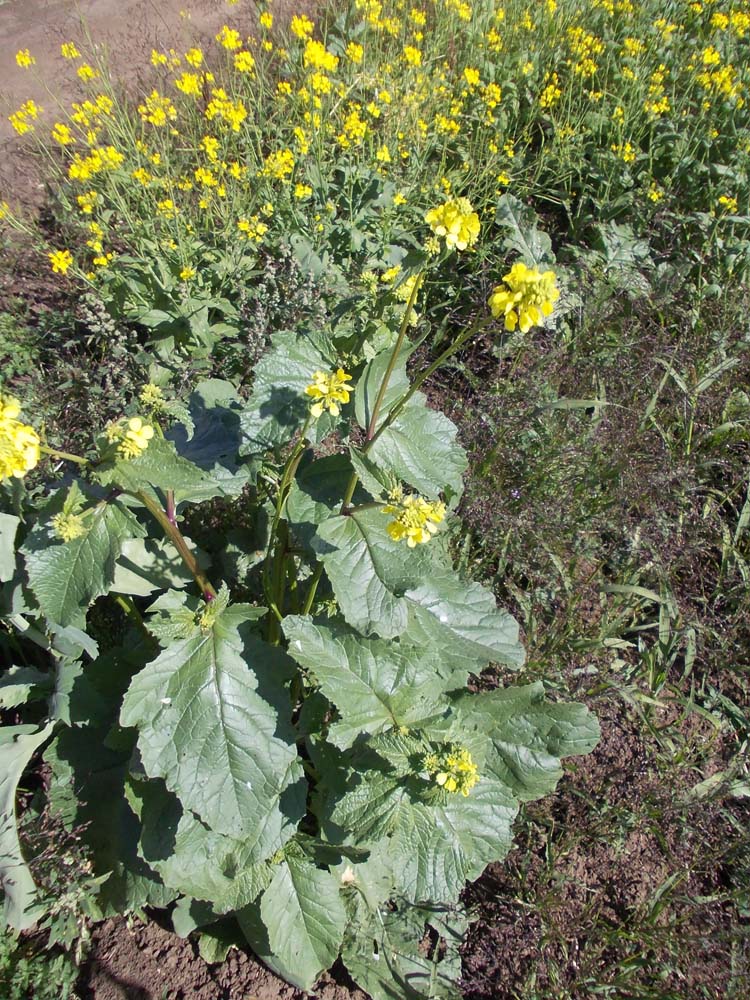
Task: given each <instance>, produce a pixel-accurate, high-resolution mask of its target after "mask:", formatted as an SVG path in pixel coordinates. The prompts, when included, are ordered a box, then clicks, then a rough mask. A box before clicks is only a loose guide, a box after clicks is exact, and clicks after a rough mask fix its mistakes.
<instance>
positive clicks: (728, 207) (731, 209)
mask: <svg viewBox="0 0 750 1000" xmlns="http://www.w3.org/2000/svg"><path fill="white" fill-rule="evenodd" d="M718 203H719V205H720V206H721V208H723V209H724V211H725V212H728V213H729V214H730V215H735V214H736V213H737V208H738V206H737V199H736V198H730V197H728V195H725V194H723V195H721V196H720V198H719V202H718Z"/></svg>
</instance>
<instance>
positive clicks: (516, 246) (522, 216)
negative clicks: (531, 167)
mask: <svg viewBox="0 0 750 1000" xmlns="http://www.w3.org/2000/svg"><path fill="white" fill-rule="evenodd" d="M495 222H496V223H497V224H498V225H499V226H503V228H504V229H505V230H506V236H505V239H504V240H503V246H504V247H505V248H506V250H515V251H517V252H518V253H519V254H520V255H521V258H522V259H523V261H524V263H526V264H528V265H529V267H535V266H536V267H540V268H543V267H547V266H549V265H550V264H553V263H554V261H555V255H554V254H553V253H552V241H551V240H550V238H549V236H548V235H547V234H546V233H543V232H542V231H541V230H540V229H538V228H537V222H538V217H537V214H536V212H535V211H534V210H533V209H532V208H529V206H528V205H524V203H523V202H522V201H520V200H519V199H518V198H516V197H514V195H512V194H504V195H501V197H500V200H499V201H498V203H497V210H496V212H495Z"/></svg>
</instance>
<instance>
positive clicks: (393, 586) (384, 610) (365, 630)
mask: <svg viewBox="0 0 750 1000" xmlns="http://www.w3.org/2000/svg"><path fill="white" fill-rule="evenodd" d="M388 521H389V515H388V514H383V513H382V511H380V510H361V511H358V512H356V513H355V514H351V515H349V516H344V517H332V518H330V519H329V520H328V521H324V522H323V523H322V524H321V525H320V527H319V528H318V531H317V534H316V536H315V539H314V540H313V545H314V547H315V549H316V551H317V552H318V555H319V556H320V558H321V559H322V561H323V564H324V566H325V571H326V573H327V575H328V579H329V580H330V582H331V586H332V587H333V591H334V594H335V595H336V599H337V601H338V603H339V607H340V608H341V613H342V614H343V616H344V618H345V619H346V620H347V622H348V623H349V624H350V625H351V626H352V627H353V628H356V629H357V630H358V631H359V632H362V634H363V635H369V634H371V633H373V632H377V633H378V634H379V635H380V636H382V638H384V639H391V638H393V637H394V636H397V635H400V633H401V632H403V631H404V629H405V628H406V624H407V621H408V604H407V602H406V600H405V599H404V597H403V596H402V595H403V594H404V592H405V591H406V590H407V589H409V588H410V587H416V586H417V585H418V584H419V582H420V581H421V580H422V579H423V578H424V577H425V576H427V575H428V573H429V572H430V571H431V570H432V569H433V566H432V559H431V557H430V554H429V552H425V549H428V546H420V547H419V548H417V549H410V548H409V547H408V546H407V545H403V544H402V545H399V544H398V543H397V542H394V541H393V539H392V538H391V537H390V536H389V534H388V532H387V531H386V526H387V524H388Z"/></svg>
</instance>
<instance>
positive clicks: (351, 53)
mask: <svg viewBox="0 0 750 1000" xmlns="http://www.w3.org/2000/svg"><path fill="white" fill-rule="evenodd" d="M364 54H365V50H364V49H363V47H362V46H361V45H360V44H359V43H358V42H349V44H348V45H347V47H346V57H347V59H349V61H350V62H353V63H355V64H356V65H359V63H361V62H362V59H363V57H364Z"/></svg>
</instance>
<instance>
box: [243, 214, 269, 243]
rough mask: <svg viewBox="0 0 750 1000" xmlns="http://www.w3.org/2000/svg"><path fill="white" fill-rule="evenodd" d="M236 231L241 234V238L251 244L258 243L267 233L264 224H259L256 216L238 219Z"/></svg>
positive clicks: (266, 227)
mask: <svg viewBox="0 0 750 1000" xmlns="http://www.w3.org/2000/svg"><path fill="white" fill-rule="evenodd" d="M237 229H238V230H239V232H240V233H241V234H242V238H243V239H246V240H248V241H249V242H251V243H260V242H261V241H262V239H263V237H264V236H265V235H266V233H267V232H268V226H267V225H266V224H265V222H261V221H260V219H259V216H257V215H253V216H251V217H250V218H249V219H244V218H243V219H239V220H238V222H237Z"/></svg>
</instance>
